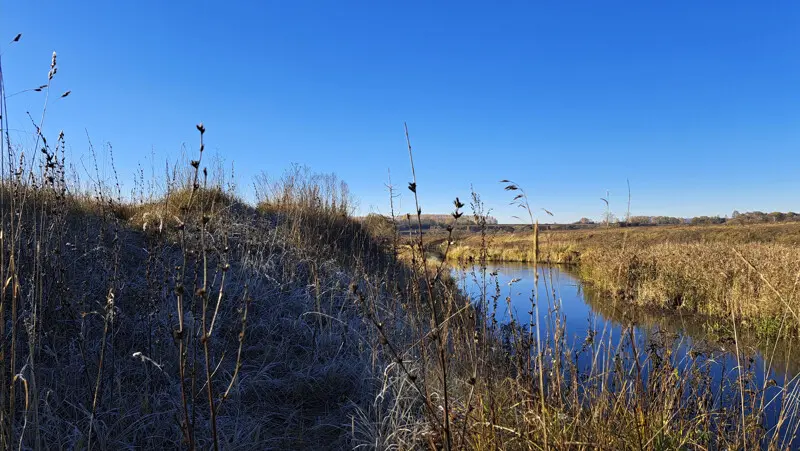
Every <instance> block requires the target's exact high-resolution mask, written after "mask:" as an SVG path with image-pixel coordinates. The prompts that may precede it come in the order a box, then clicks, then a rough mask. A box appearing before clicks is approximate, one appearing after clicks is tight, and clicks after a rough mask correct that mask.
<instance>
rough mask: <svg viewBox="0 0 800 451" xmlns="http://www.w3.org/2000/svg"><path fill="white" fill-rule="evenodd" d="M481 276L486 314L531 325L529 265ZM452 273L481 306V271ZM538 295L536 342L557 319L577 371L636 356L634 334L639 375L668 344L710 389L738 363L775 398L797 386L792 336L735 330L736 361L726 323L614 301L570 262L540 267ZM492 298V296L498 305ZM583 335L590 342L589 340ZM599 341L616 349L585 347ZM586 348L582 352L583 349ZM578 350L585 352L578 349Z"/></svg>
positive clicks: (768, 420) (770, 419)
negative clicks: (623, 353) (622, 354)
mask: <svg viewBox="0 0 800 451" xmlns="http://www.w3.org/2000/svg"><path fill="white" fill-rule="evenodd" d="M487 274H494V275H490V276H487V278H486V281H485V285H486V287H485V293H486V299H487V301H488V304H489V312H490V314H491V312H493V311H494V312H495V313H494V315H495V319H496V320H497V322H498V323H499V324H507V323H509V322H510V321H511V318H512V315H513V318H514V321H515V322H516V323H517V324H519V325H527V324H529V323H530V321H531V316H532V315H531V313H532V312H533V311H534V310H533V309H532V304H531V298H532V292H533V290H534V288H535V283H534V282H535V277H534V274H535V272H534V267H533V266H532V265H527V264H515V263H503V264H494V265H492V266H490V267H489V268H488V270H487ZM454 275H455V276H456V277H457V278H458V279H459V280H460V284H461V286H462V288H463V289H464V291H465V292H466V293H468V294H469V295H470V296H471V298H472V299H473V300H474V302H476V303H480V302H481V301H480V299H482V296H481V292H482V290H483V286H484V280H483V278H482V277H481V276H480V274H479V273H476V272H474V270H473V268H467V269H461V270H457V271H454ZM498 290H499V291H498ZM537 293H538V295H537V299H538V302H539V316H538V322H539V325H540V332H541V334H542V339H543V340H552V337H553V334H554V331H555V330H556V329H557V328H558V324H561V325H563V330H564V338H565V341H566V343H567V344H568V346H569V348H570V349H572V352H571V353H570V355H572V356H574V358H575V361H576V362H577V365H578V367H579V368H580V367H582V368H584V369H587V368H590V367H591V366H592V365H595V366H596V365H601V366H602V363H603V359H604V358H605V357H606V356H611V355H614V353H615V350H616V349H623V350H627V351H628V355H634V354H633V353H632V352H630V351H631V349H632V348H631V340H630V337H631V336H633V341H632V343H633V344H634V345H635V346H636V347H637V354H641V355H642V360H643V363H645V365H644V368H645V369H644V370H643V371H644V372H645V373H646V370H647V365H646V362H644V361H645V359H646V358H647V350H648V349H653V348H652V346H655V345H658V346H661V347H662V349H663V348H664V347H666V348H669V349H670V351H671V353H670V355H671V358H672V359H673V361H674V362H675V367H676V368H678V369H679V370H682V369H685V368H687V367H689V366H691V365H692V364H693V363H694V364H706V363H707V364H708V366H707V368H708V369H709V373H710V376H711V379H712V382H711V383H712V384H713V385H714V386H716V387H720V386H724V385H725V384H728V385H730V384H734V383H736V382H737V381H738V377H739V371H738V369H737V368H738V366H739V364H741V366H742V367H743V368H745V369H744V370H743V372H745V373H749V374H752V377H753V385H752V386H754V387H756V388H763V387H764V386H765V382H766V381H770V380H772V381H774V382H775V384H774V385H772V384H766V385H772V386H771V387H769V388H767V389H766V395H767V396H766V397H765V399H768V400H769V399H771V398H772V397H774V396H777V395H779V394H780V393H781V390H783V386H784V382H787V384H786V386H787V388H788V389H790V390H791V389H793V388H794V387H795V386H796V385H797V384H796V380H795V376H796V375H797V374H798V371H800V355H798V356H794V355H793V352H792V346H793V343H792V341H791V340H780V341H777V342H776V341H775V340H774V339H773V340H771V341H767V340H761V339H758V338H756V337H754V336H752V335H748V334H747V333H742V331H738V330H737V332H738V333H739V340H738V348H739V351H740V355H739V359H738V360H737V356H736V353H735V349H736V347H737V346H736V342H735V340H733V338H732V333H731V330H724V329H726V328H727V329H729V326H730V325H725V324H722V325H718V324H715V323H712V322H710V321H707V320H706V319H704V318H699V317H697V316H693V315H683V314H680V313H677V312H663V311H654V310H647V309H643V308H636V307H634V306H631V305H629V304H625V303H623V302H622V301H617V302H615V301H614V300H612V299H610V298H608V297H605V296H603V295H601V294H599V293H598V292H597V291H596V290H592V288H591V286H585V285H584V284H582V283H581V282H580V280H579V279H578V276H577V274H576V273H575V272H574V270H572V269H570V268H568V267H556V266H550V267H547V266H544V267H542V266H540V267H539V282H538V288H537ZM498 294H499V296H498ZM493 298H496V299H497V300H496V310H495V309H494V305H493V304H494V300H493ZM720 329H722V330H720ZM631 332H632V334H631ZM589 337H591V338H592V340H587V338H589ZM598 343H599V345H598ZM597 346H605V347H606V351H608V350H614V351H613V352H611V353H607V352H606V351H604V352H599V353H593V352H591V349H592V348H593V347H594V349H597ZM618 346H619V347H620V348H617V347H618ZM587 348H588V349H589V351H588V352H586V351H585V350H586V349H587ZM581 349H584V352H577V351H579V350H581ZM794 354H796V353H794ZM644 377H647V375H646V374H645V375H644ZM716 402H717V403H718V404H724V403H725V402H726V401H725V400H724V398H723V397H720V398H719V399H718V400H717V401H716ZM717 407H720V405H718V406H717ZM780 409H781V404H780V402H773V403H772V404H769V405H768V407H767V409H766V410H765V424H766V426H767V428H768V429H769V428H770V427H772V425H774V424H775V422H776V418H777V414H778V412H779V410H780ZM795 445H798V443H794V444H793V446H795Z"/></svg>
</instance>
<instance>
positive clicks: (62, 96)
mask: <svg viewBox="0 0 800 451" xmlns="http://www.w3.org/2000/svg"><path fill="white" fill-rule="evenodd" d="M71 92H72V91H67V92H65V93H64V94H61V98H64V97H66V96H68V95H69V94H70V93H71Z"/></svg>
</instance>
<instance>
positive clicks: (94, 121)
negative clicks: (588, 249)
mask: <svg viewBox="0 0 800 451" xmlns="http://www.w3.org/2000/svg"><path fill="white" fill-rule="evenodd" d="M69 3H70V4H69V5H67V2H55V1H53V2H44V1H40V0H32V1H24V2H12V1H0V30H2V33H0V45H1V46H2V47H0V51H3V52H4V53H3V56H2V59H3V69H4V72H5V73H4V75H5V79H6V88H7V90H8V92H9V93H14V92H16V91H19V90H22V89H25V88H29V87H35V86H37V85H39V84H40V83H43V82H44V81H45V79H46V74H47V71H48V69H49V67H48V66H49V61H50V53H51V52H52V51H53V50H56V51H57V52H58V55H59V67H60V69H59V72H58V75H57V79H56V80H55V84H54V86H55V87H54V89H55V90H56V91H57V92H58V93H60V92H62V91H65V90H67V89H69V90H71V91H72V94H71V95H70V96H69V97H67V98H65V99H56V100H54V101H52V102H51V105H50V109H49V112H48V118H47V123H46V124H47V127H46V130H48V131H49V132H50V133H52V134H53V135H51V136H54V134H55V133H57V131H58V130H59V129H64V131H65V132H66V134H67V139H68V142H69V146H70V152H71V156H72V157H73V159H74V160H76V161H83V162H86V161H87V160H86V155H87V140H86V133H85V132H84V129H86V130H88V132H89V134H90V136H91V138H92V140H93V141H94V143H95V145H98V144H102V143H104V142H111V143H112V144H113V149H114V157H115V161H116V163H117V166H118V169H119V170H120V173H121V175H122V177H123V179H124V180H128V183H127V185H128V189H130V186H131V183H130V180H132V179H133V174H134V172H135V171H136V168H137V164H139V163H141V164H142V165H143V166H144V167H145V169H146V171H147V172H149V171H150V168H151V167H153V166H155V168H156V170H161V168H162V167H163V166H164V160H165V159H166V158H170V159H172V160H174V159H175V158H176V157H177V156H178V155H180V153H181V147H182V145H183V144H184V143H185V144H186V148H187V149H188V151H190V152H191V151H196V149H197V144H196V143H197V133H196V130H195V129H194V124H195V123H197V122H199V121H204V122H205V124H206V127H207V128H208V133H207V148H208V149H210V150H212V151H214V152H216V153H218V154H219V155H220V156H221V157H223V158H224V159H225V160H226V161H227V162H231V161H233V162H234V164H235V168H236V174H237V177H238V179H239V185H240V188H241V190H242V192H243V194H247V192H249V191H250V186H251V183H252V178H253V176H254V175H255V174H257V173H259V172H260V171H266V172H268V173H271V174H279V173H280V172H281V171H283V170H284V169H285V168H286V167H288V166H289V165H290V164H291V163H293V162H294V163H300V164H307V165H309V166H311V167H312V168H313V169H315V170H317V171H321V172H335V173H336V174H337V175H339V176H340V177H341V178H343V179H344V180H345V181H347V182H348V183H349V185H350V187H351V189H352V190H353V192H354V194H355V195H356V196H357V197H358V198H359V200H360V210H361V212H369V211H371V210H372V211H380V212H387V211H388V198H387V195H386V192H385V188H384V183H385V182H386V174H387V169H391V171H392V176H393V179H394V182H395V184H396V185H398V186H400V187H401V188H403V189H402V193H403V198H402V204H403V210H404V211H410V210H411V209H412V208H413V207H412V199H411V198H410V196H409V193H408V191H407V190H406V189H405V188H404V187H405V185H406V184H407V182H408V181H409V180H410V177H411V171H410V168H409V164H408V155H407V152H406V148H405V142H404V136H403V121H407V122H408V124H409V128H410V131H411V138H412V144H413V146H414V149H415V158H416V168H417V176H418V179H419V192H420V195H421V198H422V204H423V210H424V212H428V213H434V212H446V211H449V210H450V209H451V201H452V199H453V198H454V197H455V196H460V197H461V198H462V199H464V198H468V197H469V188H470V184H472V185H474V186H475V188H476V190H478V191H479V192H480V193H481V194H482V195H483V197H484V199H485V200H486V202H487V204H488V205H489V207H491V208H493V209H494V212H495V214H496V215H497V216H498V217H499V218H500V219H501V220H510V217H511V215H513V214H516V212H515V211H514V209H513V208H511V207H509V206H508V205H507V204H508V200H510V196H509V195H508V193H506V192H503V190H502V187H501V185H500V184H499V183H498V180H500V179H503V178H509V179H513V180H515V181H517V182H519V183H521V184H522V185H523V186H525V187H526V188H527V190H528V191H529V192H530V194H531V197H532V202H533V204H534V206H535V207H537V208H538V207H545V208H548V209H549V210H551V211H553V212H554V213H555V216H556V219H557V220H559V221H573V220H577V219H578V218H580V217H581V216H590V217H593V218H598V217H599V216H600V215H601V213H602V211H603V208H604V207H603V205H602V202H601V201H600V197H601V196H603V195H605V192H606V190H607V189H608V190H610V191H611V202H612V208H613V210H614V211H615V212H617V213H619V214H622V213H624V210H625V202H626V197H627V193H626V191H627V189H626V182H625V181H626V178H627V179H630V183H631V186H632V189H633V204H632V213H633V214H665V215H676V216H693V215H701V214H721V215H724V214H730V212H731V211H732V210H734V209H738V210H740V211H746V210H755V209H760V210H764V211H772V210H782V211H786V210H795V211H796V210H800V202H799V201H800V177H798V175H799V174H800V152H799V151H800V3H797V2H791V1H783V2H753V1H747V2H736V1H720V2H697V1H674V2H660V4H658V5H655V3H654V2H614V1H607V2H550V4H544V3H539V2H516V3H513V4H512V3H504V4H503V5H502V6H501V5H495V4H494V3H492V2H479V3H477V2H467V1H460V2H448V3H444V2H427V1H422V2H417V1H405V2H373V1H364V2H349V1H326V2H304V1H291V2H289V1H286V2H250V3H247V2H204V1H193V2H182V1H181V2H179V1H131V2H116V1H115V2H109V1H103V2H100V1H85V2H69ZM434 3H436V6H434V5H433V4H434ZM17 33H23V38H22V40H21V41H20V42H19V43H16V44H14V45H8V42H9V41H10V40H11V39H12V38H13V37H14V35H16V34H17ZM40 105H41V96H40V95H35V93H26V94H21V95H18V96H14V97H12V98H10V99H9V100H8V106H9V108H10V109H11V113H12V116H11V128H12V129H14V130H15V132H14V134H15V139H16V140H17V141H18V142H23V143H24V142H25V140H26V138H25V137H26V136H30V133H31V131H32V130H31V126H30V122H29V120H28V119H27V118H26V117H25V115H24V112H25V111H26V110H31V112H32V113H36V112H40V111H41V108H40ZM36 114H39V113H36ZM151 152H154V153H155V156H156V162H155V163H152V162H151V160H152V155H151ZM81 159H83V160H81ZM79 164H86V165H87V167H88V163H79ZM542 219H545V218H542Z"/></svg>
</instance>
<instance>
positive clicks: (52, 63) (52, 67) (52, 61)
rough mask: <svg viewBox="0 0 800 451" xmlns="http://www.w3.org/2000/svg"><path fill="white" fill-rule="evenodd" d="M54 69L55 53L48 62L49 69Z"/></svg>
mask: <svg viewBox="0 0 800 451" xmlns="http://www.w3.org/2000/svg"><path fill="white" fill-rule="evenodd" d="M55 67H56V52H55V51H54V52H53V58H52V59H51V60H50V69H54V68H55Z"/></svg>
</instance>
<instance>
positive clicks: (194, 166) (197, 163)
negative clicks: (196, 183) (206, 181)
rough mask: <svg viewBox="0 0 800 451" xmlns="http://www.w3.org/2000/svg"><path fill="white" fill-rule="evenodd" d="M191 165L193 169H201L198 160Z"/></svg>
mask: <svg viewBox="0 0 800 451" xmlns="http://www.w3.org/2000/svg"><path fill="white" fill-rule="evenodd" d="M190 164H191V165H192V167H193V168H195V169H197V168H199V167H200V162H199V161H197V160H192V162H191V163H190Z"/></svg>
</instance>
